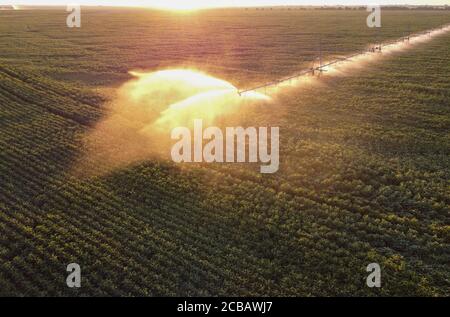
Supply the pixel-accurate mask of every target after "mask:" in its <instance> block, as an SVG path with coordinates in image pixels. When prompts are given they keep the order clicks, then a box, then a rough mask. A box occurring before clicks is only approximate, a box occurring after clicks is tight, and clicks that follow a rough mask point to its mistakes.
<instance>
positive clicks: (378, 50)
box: [238, 23, 450, 96]
mask: <svg viewBox="0 0 450 317" xmlns="http://www.w3.org/2000/svg"><path fill="white" fill-rule="evenodd" d="M448 27H450V23H449V24H444V25H442V26H440V27H437V28H434V29H431V30H427V31H423V32H417V33H412V34H408V35H406V36H404V37H402V38H401V39H400V40H391V41H387V42H383V43H379V44H375V45H373V46H371V47H369V48H368V49H366V50H362V51H359V52H357V53H354V54H351V55H348V56H345V57H340V58H337V59H334V60H332V61H330V62H327V63H323V60H322V45H321V44H322V43H320V45H319V52H318V53H319V54H318V57H317V58H315V59H314V60H313V62H315V61H316V60H319V65H318V66H317V67H315V66H313V67H311V68H307V69H304V70H302V71H300V72H298V73H296V74H295V75H292V76H289V77H283V78H281V79H278V80H274V81H270V82H267V83H265V84H261V85H259V86H256V87H252V88H247V89H243V90H238V94H239V96H242V94H245V93H246V92H252V91H256V90H259V89H264V88H267V87H274V86H277V85H278V84H281V83H284V82H287V81H291V80H293V79H297V78H299V77H302V76H305V75H313V76H314V75H315V73H316V72H318V73H322V72H324V71H326V68H327V67H329V66H332V65H336V64H338V63H341V62H344V61H348V60H350V59H352V58H355V57H357V56H362V55H365V54H371V53H381V52H382V51H383V48H386V47H389V46H392V45H397V44H401V43H403V42H409V41H410V40H412V39H414V38H417V37H420V36H424V35H428V36H431V35H432V33H433V32H435V31H440V30H444V29H445V28H448Z"/></svg>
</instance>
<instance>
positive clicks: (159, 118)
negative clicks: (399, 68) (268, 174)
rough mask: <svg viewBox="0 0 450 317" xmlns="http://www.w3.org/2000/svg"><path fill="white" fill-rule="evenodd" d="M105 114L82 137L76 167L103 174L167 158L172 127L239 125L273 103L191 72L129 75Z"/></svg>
mask: <svg viewBox="0 0 450 317" xmlns="http://www.w3.org/2000/svg"><path fill="white" fill-rule="evenodd" d="M130 74H131V75H132V76H133V77H134V78H133V79H131V80H130V81H128V82H126V83H125V84H124V85H123V86H121V87H120V88H119V89H118V90H117V92H116V96H115V98H114V100H113V101H112V102H111V104H110V105H109V108H108V113H107V116H106V117H105V118H103V119H102V120H101V121H100V122H99V123H98V124H97V125H96V126H95V128H94V129H93V130H92V131H89V132H88V135H87V137H86V140H85V142H86V148H87V153H86V155H85V156H84V157H83V158H82V159H81V161H80V162H79V163H78V164H77V166H76V167H75V170H76V171H82V172H83V173H87V174H89V168H88V167H87V166H89V165H91V166H96V167H97V169H96V170H97V171H98V167H100V169H101V170H103V171H109V170H112V169H114V168H119V167H123V166H126V165H129V164H132V163H135V162H138V161H143V160H145V159H151V158H155V157H161V158H165V159H170V157H169V156H168V155H169V154H170V147H171V145H172V143H173V141H172V140H171V139H170V133H171V131H172V129H174V128H176V127H188V128H192V125H193V122H194V120H195V119H202V120H203V122H204V123H205V124H207V125H209V126H214V125H223V124H226V123H227V122H228V123H230V124H231V122H232V123H233V124H234V125H239V124H240V123H241V120H240V118H242V117H243V116H244V113H245V112H247V113H248V112H251V111H257V110H258V109H257V106H263V105H265V104H267V103H268V102H270V101H271V99H270V98H269V97H267V96H265V95H263V94H261V93H258V92H249V93H246V94H243V95H239V94H238V89H237V88H236V87H234V86H233V85H232V84H230V83H229V82H226V81H224V80H221V79H218V78H215V77H212V76H209V75H206V74H204V73H201V72H199V71H195V70H190V69H168V70H161V71H156V72H148V73H142V72H130Z"/></svg>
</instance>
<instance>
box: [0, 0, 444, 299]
mask: <svg viewBox="0 0 450 317" xmlns="http://www.w3.org/2000/svg"><path fill="white" fill-rule="evenodd" d="M67 14H68V13H67V12H66V11H65V8H45V9H42V8H41V9H24V10H17V11H0V295H4V296H6V295H7V296H31V295H39V296H72V295H73V296H102V295H107V296H220V295H221V296H336V295H339V296H401V295H406V296H448V295H449V294H450V266H449V263H450V207H449V206H450V183H449V179H450V129H449V127H450V50H449V47H450V32H447V33H446V34H442V35H439V36H436V37H434V38H432V39H430V40H429V41H428V42H425V43H421V44H417V45H416V46H414V47H412V48H411V49H409V50H405V51H402V52H398V53H395V54H391V55H389V56H387V57H385V58H383V59H380V60H379V61H375V62H373V63H370V64H368V65H367V66H365V67H363V68H359V69H355V70H352V71H348V72H346V73H344V74H342V75H341V76H338V77H334V76H327V74H326V73H325V74H324V75H323V76H322V77H320V78H319V79H318V80H317V84H316V85H310V86H305V87H301V88H299V89H296V88H291V89H287V90H285V93H279V94H277V97H276V98H275V100H274V102H272V103H271V104H269V105H267V106H265V107H261V108H258V109H259V110H258V111H257V112H255V113H253V114H250V115H248V114H247V115H246V117H245V123H246V125H247V126H260V125H264V124H266V125H272V126H279V127H280V169H279V171H278V172H277V173H275V174H260V173H259V169H258V168H257V166H253V165H248V164H218V163H215V164H192V165H189V166H188V167H186V168H185V167H181V166H180V165H178V164H176V163H174V162H172V161H170V160H167V159H164V158H158V157H155V158H148V159H144V160H137V161H132V162H129V164H127V165H123V166H119V167H117V168H114V169H109V170H108V172H106V173H104V172H101V171H102V166H101V160H100V161H98V160H96V161H95V162H90V164H86V165H85V166H86V167H85V168H86V169H89V171H93V172H92V173H90V172H89V171H88V173H85V174H83V175H80V174H78V173H74V166H76V165H77V162H79V161H80V160H83V158H84V157H85V152H86V144H85V142H84V139H85V137H86V135H87V134H88V133H89V132H90V131H92V130H93V129H95V127H96V126H97V124H98V123H99V122H101V121H102V120H103V119H104V118H105V117H106V116H107V115H108V112H109V109H110V107H109V105H110V104H111V103H113V102H114V98H115V91H116V90H117V89H118V88H119V87H120V86H121V85H122V84H124V83H125V82H127V81H128V80H130V78H131V75H130V74H129V73H128V72H129V71H132V70H142V71H155V70H159V69H167V68H182V67H192V68H195V69H197V70H200V71H203V72H205V73H207V74H210V75H212V76H216V77H218V78H221V79H223V80H226V81H228V82H230V83H232V84H233V85H235V86H236V87H239V88H246V87H251V86H253V85H257V84H261V83H264V82H267V81H270V80H276V79H277V78H281V77H283V76H288V75H290V74H292V73H294V72H295V71H298V70H301V69H304V68H305V67H309V65H310V64H311V63H312V61H313V59H314V57H315V56H316V55H317V52H318V49H320V48H319V45H320V47H321V51H322V53H323V55H324V57H325V58H334V57H339V56H345V55H348V54H351V53H353V52H357V51H359V50H362V49H365V48H367V47H368V45H371V44H374V43H379V42H383V41H386V40H390V39H397V38H401V37H403V36H405V35H406V34H409V33H413V32H418V31H424V30H428V29H432V28H435V27H437V26H440V25H442V24H444V23H449V22H450V11H433V10H427V11H418V10H386V11H384V12H383V26H382V27H381V28H380V29H370V28H368V27H367V25H366V17H367V15H368V13H367V12H366V11H365V10H282V9H280V8H274V9H272V10H270V9H265V10H256V9H227V10H209V11H198V12H192V13H186V14H178V13H169V12H161V11H152V10H142V9H119V8H107V7H105V8H83V13H82V27H81V28H73V29H71V28H68V27H67V26H66V17H67ZM168 133H169V132H168ZM111 150H112V151H121V149H120V148H115V147H114V143H113V144H111ZM105 164H106V163H105ZM72 262H75V263H79V264H80V265H81V267H82V274H83V275H82V287H81V288H68V287H67V285H66V277H67V274H68V273H67V271H66V266H67V264H69V263H72ZM373 262H376V263H379V264H380V266H381V269H382V274H383V275H382V287H381V288H369V287H367V286H366V277H367V274H368V273H367V272H366V267H367V265H368V264H369V263H373Z"/></svg>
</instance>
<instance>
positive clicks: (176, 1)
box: [0, 0, 450, 9]
mask: <svg viewBox="0 0 450 317" xmlns="http://www.w3.org/2000/svg"><path fill="white" fill-rule="evenodd" d="M3 3H4V4H18V5H20V4H22V5H41V4H46V5H67V4H72V3H73V4H81V5H120V6H143V7H159V8H174V9H176V8H178V9H189V8H202V7H235V6H244V7H245V6H269V5H271V6H273V5H335V4H343V5H358V4H361V5H362V4H379V5H387V4H411V5H425V4H427V5H443V4H448V5H450V0H0V4H3Z"/></svg>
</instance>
